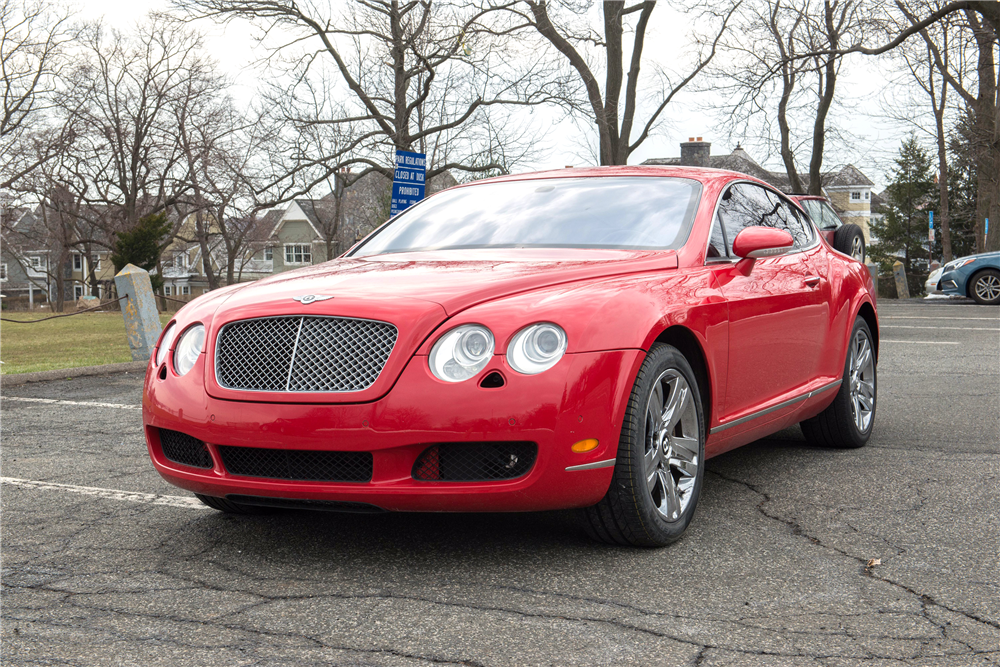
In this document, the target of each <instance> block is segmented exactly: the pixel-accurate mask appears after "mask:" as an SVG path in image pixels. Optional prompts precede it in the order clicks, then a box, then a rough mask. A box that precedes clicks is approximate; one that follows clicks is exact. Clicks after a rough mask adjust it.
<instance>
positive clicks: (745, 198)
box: [719, 183, 774, 255]
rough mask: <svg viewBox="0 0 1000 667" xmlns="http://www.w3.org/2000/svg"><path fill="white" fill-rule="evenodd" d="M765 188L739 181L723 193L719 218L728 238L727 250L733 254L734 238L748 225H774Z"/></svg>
mask: <svg viewBox="0 0 1000 667" xmlns="http://www.w3.org/2000/svg"><path fill="white" fill-rule="evenodd" d="M771 208H772V207H771V206H770V204H769V202H768V199H767V191H766V190H764V188H761V187H758V186H756V185H750V184H749V183H737V184H736V185H733V186H731V187H730V188H729V190H727V191H726V192H725V194H723V195H722V202H721V203H720V204H719V218H720V219H721V220H722V226H723V228H724V233H725V239H726V252H727V253H728V254H729V255H732V254H733V239H735V238H736V235H737V234H739V233H740V232H741V231H743V230H744V229H746V228H747V227H756V226H761V227H773V226H774V224H772V223H771V222H769V219H770V218H771V217H772V216H773V212H772V211H771Z"/></svg>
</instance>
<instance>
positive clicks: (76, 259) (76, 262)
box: [73, 252, 83, 271]
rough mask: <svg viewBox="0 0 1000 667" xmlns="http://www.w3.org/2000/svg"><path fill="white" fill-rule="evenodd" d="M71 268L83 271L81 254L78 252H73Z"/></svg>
mask: <svg viewBox="0 0 1000 667" xmlns="http://www.w3.org/2000/svg"><path fill="white" fill-rule="evenodd" d="M73 270H74V271H83V255H81V254H80V253H77V252H75V253H73Z"/></svg>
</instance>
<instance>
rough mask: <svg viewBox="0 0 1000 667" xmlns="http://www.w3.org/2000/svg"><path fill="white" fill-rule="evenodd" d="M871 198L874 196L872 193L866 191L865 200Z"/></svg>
mask: <svg viewBox="0 0 1000 667" xmlns="http://www.w3.org/2000/svg"><path fill="white" fill-rule="evenodd" d="M871 198H872V193H870V192H866V193H865V201H868V200H870V199H871Z"/></svg>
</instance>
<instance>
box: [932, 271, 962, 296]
mask: <svg viewBox="0 0 1000 667" xmlns="http://www.w3.org/2000/svg"><path fill="white" fill-rule="evenodd" d="M965 279H966V276H965V275H963V274H961V273H959V272H958V271H949V272H948V273H945V274H942V275H941V280H940V281H939V282H938V290H939V291H941V292H942V293H944V294H951V295H956V296H966V293H965Z"/></svg>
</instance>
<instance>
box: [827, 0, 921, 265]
mask: <svg viewBox="0 0 1000 667" xmlns="http://www.w3.org/2000/svg"><path fill="white" fill-rule="evenodd" d="M823 7H824V12H825V14H826V32H827V37H828V39H829V40H830V44H829V48H830V50H831V51H836V50H837V49H839V48H840V35H839V34H838V33H837V28H836V27H835V26H834V25H833V7H831V6H830V3H829V1H827V2H825V3H823ZM824 69H825V70H826V89H824V88H823V75H822V74H821V75H820V84H819V91H820V99H819V107H818V108H817V109H816V122H815V123H814V124H813V141H812V157H811V158H810V160H809V194H811V195H822V194H823V183H822V175H821V170H822V168H823V149H824V147H825V145H826V116H827V114H828V113H829V112H830V105H831V104H833V94H834V90H835V89H836V87H837V58H836V57H835V56H829V57H828V59H827V61H826V65H825V68H824ZM907 268H909V266H907Z"/></svg>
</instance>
